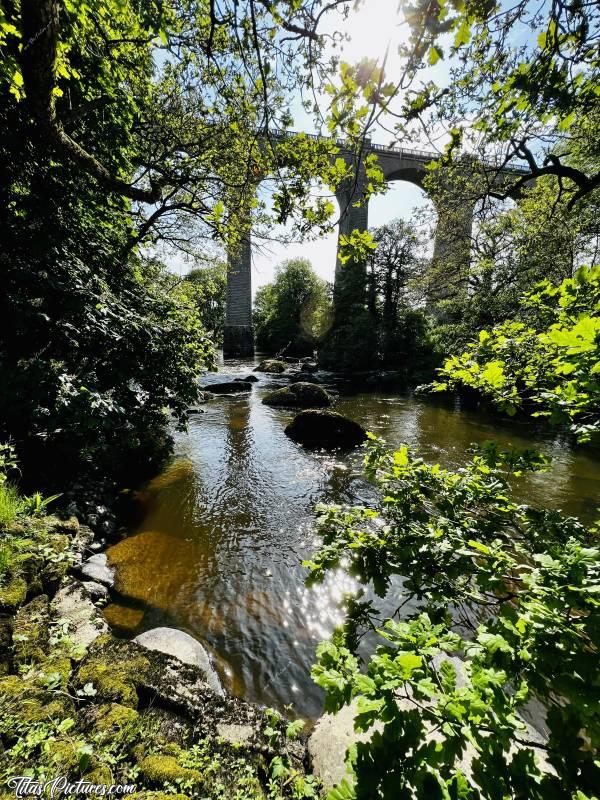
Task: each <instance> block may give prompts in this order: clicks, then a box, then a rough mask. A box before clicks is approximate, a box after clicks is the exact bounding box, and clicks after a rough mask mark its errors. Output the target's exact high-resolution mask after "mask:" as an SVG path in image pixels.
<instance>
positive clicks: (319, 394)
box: [263, 382, 331, 408]
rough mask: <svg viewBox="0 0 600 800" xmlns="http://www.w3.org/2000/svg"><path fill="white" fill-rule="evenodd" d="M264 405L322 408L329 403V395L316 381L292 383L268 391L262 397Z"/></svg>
mask: <svg viewBox="0 0 600 800" xmlns="http://www.w3.org/2000/svg"><path fill="white" fill-rule="evenodd" d="M263 403H264V404H265V405H266V406H283V407H289V408H323V406H330V405H331V395H330V394H329V393H328V392H326V391H325V389H323V388H322V387H321V386H317V384H316V383H305V382H300V383H292V384H290V385H289V386H284V387H283V389H277V391H275V392H270V394H268V395H266V397H265V398H264V399H263Z"/></svg>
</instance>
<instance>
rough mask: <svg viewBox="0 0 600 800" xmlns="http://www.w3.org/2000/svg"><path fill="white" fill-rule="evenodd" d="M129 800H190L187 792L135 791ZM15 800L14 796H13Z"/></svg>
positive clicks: (12, 798) (129, 796) (12, 799)
mask: <svg viewBox="0 0 600 800" xmlns="http://www.w3.org/2000/svg"><path fill="white" fill-rule="evenodd" d="M127 797H128V798H129V800H188V796H187V795H186V794H170V793H169V794H167V792H135V794H129V795H127ZM11 800H14V797H11Z"/></svg>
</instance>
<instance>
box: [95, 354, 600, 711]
mask: <svg viewBox="0 0 600 800" xmlns="http://www.w3.org/2000/svg"><path fill="white" fill-rule="evenodd" d="M247 370H248V364H247V363H246V364H243V363H240V364H238V365H236V366H234V367H232V368H231V369H229V368H228V369H227V372H231V373H234V374H245V373H246V372H247ZM211 379H214V380H222V379H223V376H222V374H220V375H219V376H212V378H211ZM282 382H283V379H281V378H276V377H272V376H263V377H261V382H260V383H258V384H256V385H255V387H254V388H253V390H252V393H251V394H250V396H242V397H223V398H219V399H217V400H215V401H213V402H211V403H210V404H208V405H207V406H206V407H205V408H206V413H204V414H202V415H199V416H197V417H192V418H191V420H190V427H189V431H188V432H187V433H186V434H181V435H179V436H178V438H177V457H176V459H175V460H174V462H173V463H172V464H171V465H170V466H169V467H168V468H167V469H166V470H165V471H164V472H163V473H162V474H161V475H160V476H158V477H157V478H155V479H154V480H153V481H151V482H150V483H149V484H147V485H146V486H145V487H144V489H143V490H142V491H140V492H139V493H138V496H139V500H140V503H141V504H142V507H143V510H144V515H143V522H142V523H141V525H140V526H139V527H138V528H137V529H136V530H135V531H133V532H132V535H131V536H129V537H128V538H127V539H125V540H123V541H122V542H120V543H118V544H117V545H115V546H114V547H112V548H111V549H110V550H109V552H108V555H109V558H110V560H111V562H112V563H113V564H114V565H115V566H116V568H117V582H116V589H117V592H116V597H115V602H114V603H112V604H111V605H109V606H107V608H106V616H107V619H108V620H109V622H110V624H111V625H112V626H113V627H114V628H115V630H116V631H117V632H118V633H120V634H122V635H125V636H132V635H135V634H136V633H139V632H140V631H142V630H147V629H149V628H152V627H156V626H157V625H172V626H175V627H178V628H182V629H183V630H186V631H188V632H189V633H190V634H192V635H194V636H196V637H197V638H198V639H200V640H202V641H204V642H206V643H207V644H208V646H209V647H210V649H211V651H212V653H213V655H214V657H215V660H216V663H217V667H218V669H219V671H220V673H221V676H222V677H223V680H224V682H225V683H226V684H227V686H228V687H229V688H230V689H231V690H232V691H233V692H235V693H236V694H239V695H243V696H244V697H246V698H247V699H249V700H252V701H256V702H259V703H264V704H266V705H274V706H278V707H280V708H281V707H283V706H284V705H285V704H288V703H293V706H294V710H295V711H296V713H298V714H300V715H302V716H306V717H315V716H317V715H318V714H319V713H320V711H321V702H322V697H321V693H320V690H318V689H317V687H315V686H314V685H313V684H312V682H311V680H310V676H309V672H310V665H311V663H312V661H313V659H314V649H315V646H316V644H317V643H318V642H319V641H320V640H321V639H322V638H324V637H325V636H327V635H328V634H329V633H330V632H331V630H332V628H333V627H334V626H335V624H336V623H337V622H338V621H339V612H338V610H337V603H338V602H339V600H340V599H341V597H342V595H343V594H344V593H347V592H352V591H354V590H355V588H356V587H355V586H354V585H353V582H352V581H351V580H350V579H349V578H348V577H347V576H345V575H343V574H341V573H340V574H337V575H332V576H330V578H329V580H328V582H327V583H326V584H325V585H323V586H320V587H316V588H314V589H310V590H308V589H306V588H305V587H304V585H303V580H304V574H305V571H304V569H303V568H302V567H301V562H302V559H304V558H307V557H309V556H310V554H311V553H312V552H313V551H314V549H315V545H316V541H315V538H314V532H313V521H314V506H315V504H316V503H317V502H320V501H326V502H327V501H335V502H342V503H343V502H348V501H353V500H357V499H358V498H368V497H370V496H372V489H371V488H370V487H369V486H368V485H367V484H366V483H365V481H364V479H363V478H362V476H361V468H360V461H361V454H360V453H359V452H356V453H353V454H349V455H337V454H331V453H329V454H324V453H314V452H307V451H304V450H302V448H301V447H299V446H298V445H296V444H294V443H293V442H291V441H290V440H289V439H288V438H287V437H286V436H285V434H284V432H283V430H284V427H285V424H286V423H287V421H288V420H289V419H290V418H291V417H292V416H293V412H292V411H286V410H284V409H275V408H270V407H267V406H263V405H262V404H261V397H262V396H263V394H264V393H265V391H266V390H267V389H271V388H273V386H275V385H278V384H280V383H282ZM337 409H338V410H339V411H341V412H342V413H345V414H347V415H348V416H351V417H353V418H354V419H356V420H358V421H360V422H361V423H362V424H363V425H365V427H367V428H368V429H370V430H372V431H373V432H375V433H377V434H378V435H380V436H383V437H384V438H386V439H387V440H388V442H389V443H390V445H394V446H396V445H398V444H400V443H401V442H408V443H409V444H410V445H412V446H416V447H419V448H420V449H421V452H422V454H423V455H424V457H425V458H426V459H428V460H431V461H439V462H440V463H442V464H443V465H444V466H458V465H460V464H461V463H464V460H465V458H466V452H467V450H468V448H469V446H470V444H471V443H472V442H483V441H485V440H486V439H490V438H496V439H498V440H500V441H501V442H503V443H504V444H507V445H508V444H513V445H514V446H516V447H531V446H533V445H534V444H535V445H536V446H538V447H540V448H541V449H543V450H544V451H545V452H546V453H548V454H549V455H551V456H552V458H553V468H552V471H551V473H549V474H546V475H538V476H534V477H530V478H528V479H527V480H525V479H523V480H521V481H520V483H519V484H518V485H517V487H516V489H517V492H518V495H519V496H520V498H521V499H522V500H524V501H526V502H531V503H533V504H541V503H544V504H545V505H548V506H551V507H556V508H563V509H564V510H565V511H566V512H568V513H576V514H581V515H584V516H585V517H587V518H588V519H589V518H592V517H593V514H594V510H595V508H596V506H597V505H598V497H599V489H600V475H599V470H598V462H597V461H595V460H594V459H593V458H592V457H591V456H590V455H586V454H584V453H582V452H575V451H572V450H570V449H569V448H568V447H567V446H566V445H565V444H564V443H562V442H561V441H560V440H552V439H546V440H544V441H542V442H540V441H539V440H534V439H533V438H531V437H530V436H528V435H527V429H526V428H519V429H518V430H517V429H515V428H514V426H512V427H510V426H506V425H499V424H498V422H497V421H491V420H489V419H485V418H483V417H480V416H477V415H475V414H468V413H465V412H459V411H456V410H451V409H448V408H444V407H439V406H435V405H430V404H428V403H425V402H419V401H416V400H414V399H411V398H409V397H397V396H394V397H387V396H385V395H382V394H370V395H360V396H357V397H347V398H342V399H341V400H340V402H339V403H338V405H337Z"/></svg>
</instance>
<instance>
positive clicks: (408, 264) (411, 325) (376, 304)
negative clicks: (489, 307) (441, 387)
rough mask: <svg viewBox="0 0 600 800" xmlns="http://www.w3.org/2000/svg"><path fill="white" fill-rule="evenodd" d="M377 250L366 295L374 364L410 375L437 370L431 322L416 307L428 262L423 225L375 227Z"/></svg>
mask: <svg viewBox="0 0 600 800" xmlns="http://www.w3.org/2000/svg"><path fill="white" fill-rule="evenodd" d="M371 235H372V237H373V241H374V243H375V244H376V247H377V249H376V250H375V251H374V252H373V253H372V254H371V255H370V257H369V259H368V260H367V276H366V294H367V304H368V307H369V312H370V314H371V317H372V320H373V323H374V325H375V327H376V331H377V339H378V346H377V351H376V353H373V355H372V364H373V365H374V364H375V363H376V362H377V361H379V363H380V364H381V365H383V366H386V367H394V368H396V369H400V370H402V371H403V372H404V373H405V374H406V377H407V378H408V379H411V378H413V377H414V376H415V372H418V375H419V378H418V380H426V379H427V376H428V375H431V374H432V371H433V366H434V363H435V362H434V355H433V352H432V347H431V344H430V341H429V324H428V320H427V317H426V315H425V313H424V311H423V310H421V309H416V308H414V307H413V306H414V287H415V285H417V284H420V282H421V280H422V273H423V270H424V266H425V259H424V257H423V252H422V248H423V242H422V238H421V236H420V233H419V231H418V229H417V228H416V227H415V226H414V225H413V224H412V223H408V222H405V221H404V220H402V219H397V220H393V221H392V222H390V223H388V224H386V225H381V226H380V227H379V228H375V229H373V230H372V231H371Z"/></svg>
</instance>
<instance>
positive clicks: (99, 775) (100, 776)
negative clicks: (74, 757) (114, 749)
mask: <svg viewBox="0 0 600 800" xmlns="http://www.w3.org/2000/svg"><path fill="white" fill-rule="evenodd" d="M85 779H86V781H87V782H88V783H93V784H94V785H95V786H102V785H104V786H110V785H111V784H113V783H114V778H113V774H112V772H111V771H110V769H109V768H108V767H105V766H103V765H102V764H100V765H98V766H96V767H94V768H93V769H92V770H91V771H90V772H86V774H85ZM135 796H136V795H132V794H130V795H127V797H135ZM172 796H173V795H171V797H172Z"/></svg>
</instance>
